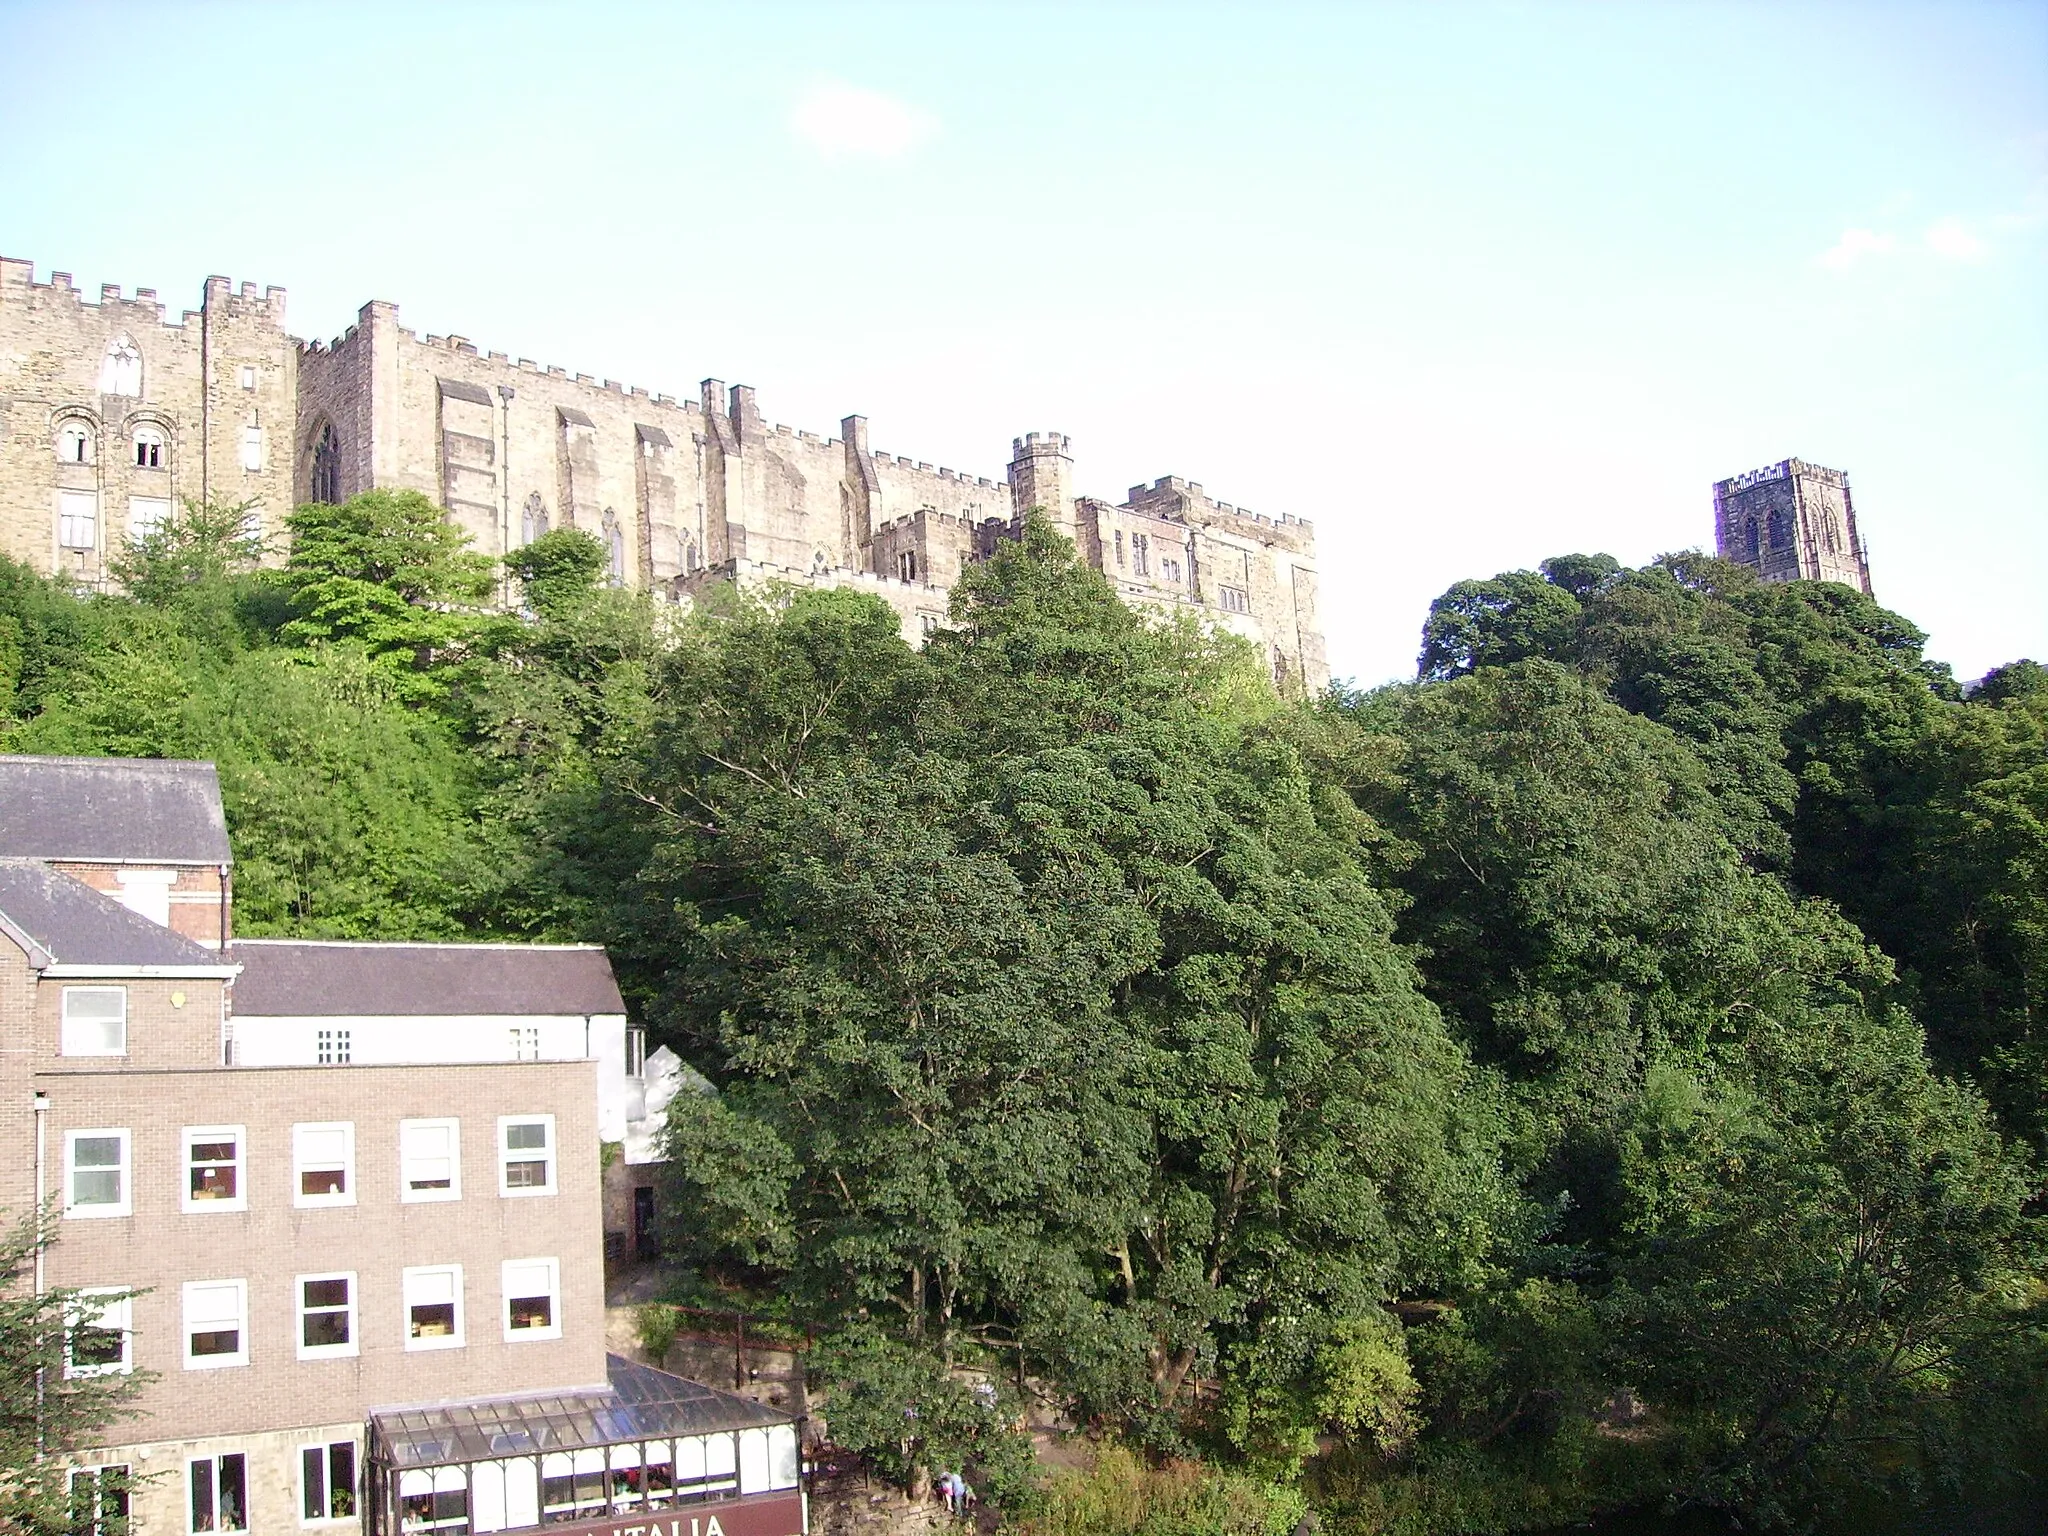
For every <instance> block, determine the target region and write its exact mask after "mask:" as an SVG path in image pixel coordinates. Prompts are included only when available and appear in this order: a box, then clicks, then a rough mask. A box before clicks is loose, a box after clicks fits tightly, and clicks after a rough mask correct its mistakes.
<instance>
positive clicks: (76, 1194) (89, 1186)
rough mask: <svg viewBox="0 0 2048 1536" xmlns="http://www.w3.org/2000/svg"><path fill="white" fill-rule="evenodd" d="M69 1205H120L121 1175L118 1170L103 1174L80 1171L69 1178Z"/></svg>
mask: <svg viewBox="0 0 2048 1536" xmlns="http://www.w3.org/2000/svg"><path fill="white" fill-rule="evenodd" d="M71 1203H72V1204H73V1205H119V1204H120V1203H121V1174H120V1170H119V1169H114V1170H111V1171H108V1172H105V1173H97V1172H92V1171H81V1172H78V1173H75V1174H73V1175H72V1176H71Z"/></svg>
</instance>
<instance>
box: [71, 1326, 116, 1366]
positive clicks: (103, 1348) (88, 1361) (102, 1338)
mask: <svg viewBox="0 0 2048 1536" xmlns="http://www.w3.org/2000/svg"><path fill="white" fill-rule="evenodd" d="M124 1342H125V1341H124V1339H123V1336H122V1332H121V1330H120V1329H119V1328H118V1327H112V1328H110V1327H108V1326H107V1325H106V1324H105V1323H98V1322H95V1323H81V1324H80V1325H79V1326H78V1327H76V1328H74V1329H72V1330H71V1363H72V1364H73V1365H75V1366H77V1367H79V1368H80V1369H86V1368H89V1367H94V1366H98V1367H105V1366H110V1365H119V1364H120V1363H121V1357H122V1355H123V1353H124V1350H123V1347H122V1346H123V1344H124Z"/></svg>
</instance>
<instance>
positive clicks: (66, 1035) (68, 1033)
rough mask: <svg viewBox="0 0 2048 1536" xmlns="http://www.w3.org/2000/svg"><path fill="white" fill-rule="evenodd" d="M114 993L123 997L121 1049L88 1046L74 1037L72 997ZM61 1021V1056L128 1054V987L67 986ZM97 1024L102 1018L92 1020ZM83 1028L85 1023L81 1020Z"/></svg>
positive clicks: (59, 1044)
mask: <svg viewBox="0 0 2048 1536" xmlns="http://www.w3.org/2000/svg"><path fill="white" fill-rule="evenodd" d="M108 994H112V995H114V996H116V997H118V998H120V999H121V1025H120V1028H121V1046H120V1049H119V1050H113V1051H109V1050H102V1049H100V1048H99V1047H97V1046H93V1047H90V1048H88V1047H87V1046H86V1045H84V1044H83V1043H82V1042H80V1041H79V1040H77V1039H75V1038H74V1037H73V1033H72V1023H71V999H72V998H73V997H84V996H106V995H108ZM61 1008H62V1014H61V1022H60V1024H59V1026H58V1033H57V1054H58V1055H60V1056H126V1055H127V1054H128V989H127V988H126V987H66V988H65V989H64V999H63V1002H62V1004H61ZM91 1022H92V1023H94V1024H95V1025H98V1024H100V1023H102V1022H103V1021H101V1020H93V1021H91ZM79 1027H80V1028H81V1029H83V1027H84V1023H83V1022H81V1024H80V1026H79Z"/></svg>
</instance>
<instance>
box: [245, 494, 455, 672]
mask: <svg viewBox="0 0 2048 1536" xmlns="http://www.w3.org/2000/svg"><path fill="white" fill-rule="evenodd" d="M286 524H287V526H288V527H289V528H290V530H291V538H292V547H291V554H290V556H289V557H288V558H287V559H286V561H285V581H286V585H287V587H288V589H289V590H290V592H291V597H292V617H291V620H290V622H288V623H287V624H286V625H285V626H284V628H283V630H282V632H281V633H282V638H284V639H285V640H287V641H289V642H293V643H297V644H315V643H320V642H345V643H348V644H351V645H355V646H359V647H361V648H362V649H363V650H364V651H365V652H366V653H367V654H368V655H369V657H370V659H371V662H372V664H373V665H374V666H375V667H376V668H377V669H378V671H379V672H380V673H382V674H384V675H385V676H387V677H389V678H390V679H391V680H392V682H393V683H394V685H395V686H398V687H399V688H401V689H402V690H403V691H404V692H405V694H406V696H407V697H408V698H413V699H425V698H431V697H437V696H438V695H439V694H440V692H441V689H442V684H441V682H440V680H439V679H438V678H437V677H436V676H435V672H436V669H437V667H439V666H440V665H442V664H445V663H446V662H447V661H449V660H450V659H452V657H453V656H454V655H455V654H457V653H459V652H460V651H461V650H462V649H463V648H464V647H465V645H466V644H467V643H468V642H470V641H472V640H473V639H475V638H476V637H477V635H478V632H479V630H480V628H481V627H482V623H483V621H482V618H481V616H480V615H479V614H478V613H477V612H476V611H475V605H477V604H480V603H482V602H483V601H484V600H486V599H487V598H488V597H489V596H490V594H491V586H492V580H491V562H490V561H489V560H488V559H486V558H485V557H483V556H481V555H478V554H474V553H472V552H471V551H470V550H469V548H468V543H469V540H468V538H467V537H466V536H465V535H464V534H463V532H462V531H461V530H460V529H459V528H457V527H456V526H455V525H454V524H453V523H451V522H449V521H448V520H447V517H446V516H445V515H444V514H443V513H442V511H441V509H440V508H439V507H436V506H435V505H434V504H433V503H432V502H431V501H429V500H428V499H427V498H426V497H424V496H422V495H421V494H420V493H419V492H417V491H388V490H379V491H364V492H362V493H360V494H359V495H355V496H351V497H350V498H349V499H348V500H347V501H345V502H343V503H341V504H340V505H338V506H334V505H329V504H327V503H323V502H312V503H309V504H307V505H305V506H302V507H300V508H298V509H297V510H296V511H294V512H293V513H292V514H291V516H290V517H289V518H287V519H286Z"/></svg>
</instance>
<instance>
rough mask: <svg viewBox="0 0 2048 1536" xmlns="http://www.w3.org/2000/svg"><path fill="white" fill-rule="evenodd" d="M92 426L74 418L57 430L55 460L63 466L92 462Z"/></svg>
mask: <svg viewBox="0 0 2048 1536" xmlns="http://www.w3.org/2000/svg"><path fill="white" fill-rule="evenodd" d="M92 448H93V442H92V426H91V424H90V423H88V422H83V421H79V420H78V419H76V418H75V417H74V418H73V419H72V420H70V421H67V422H65V423H64V424H63V425H61V426H60V427H58V428H57V459H58V462H59V463H63V464H90V463H91V462H92Z"/></svg>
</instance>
